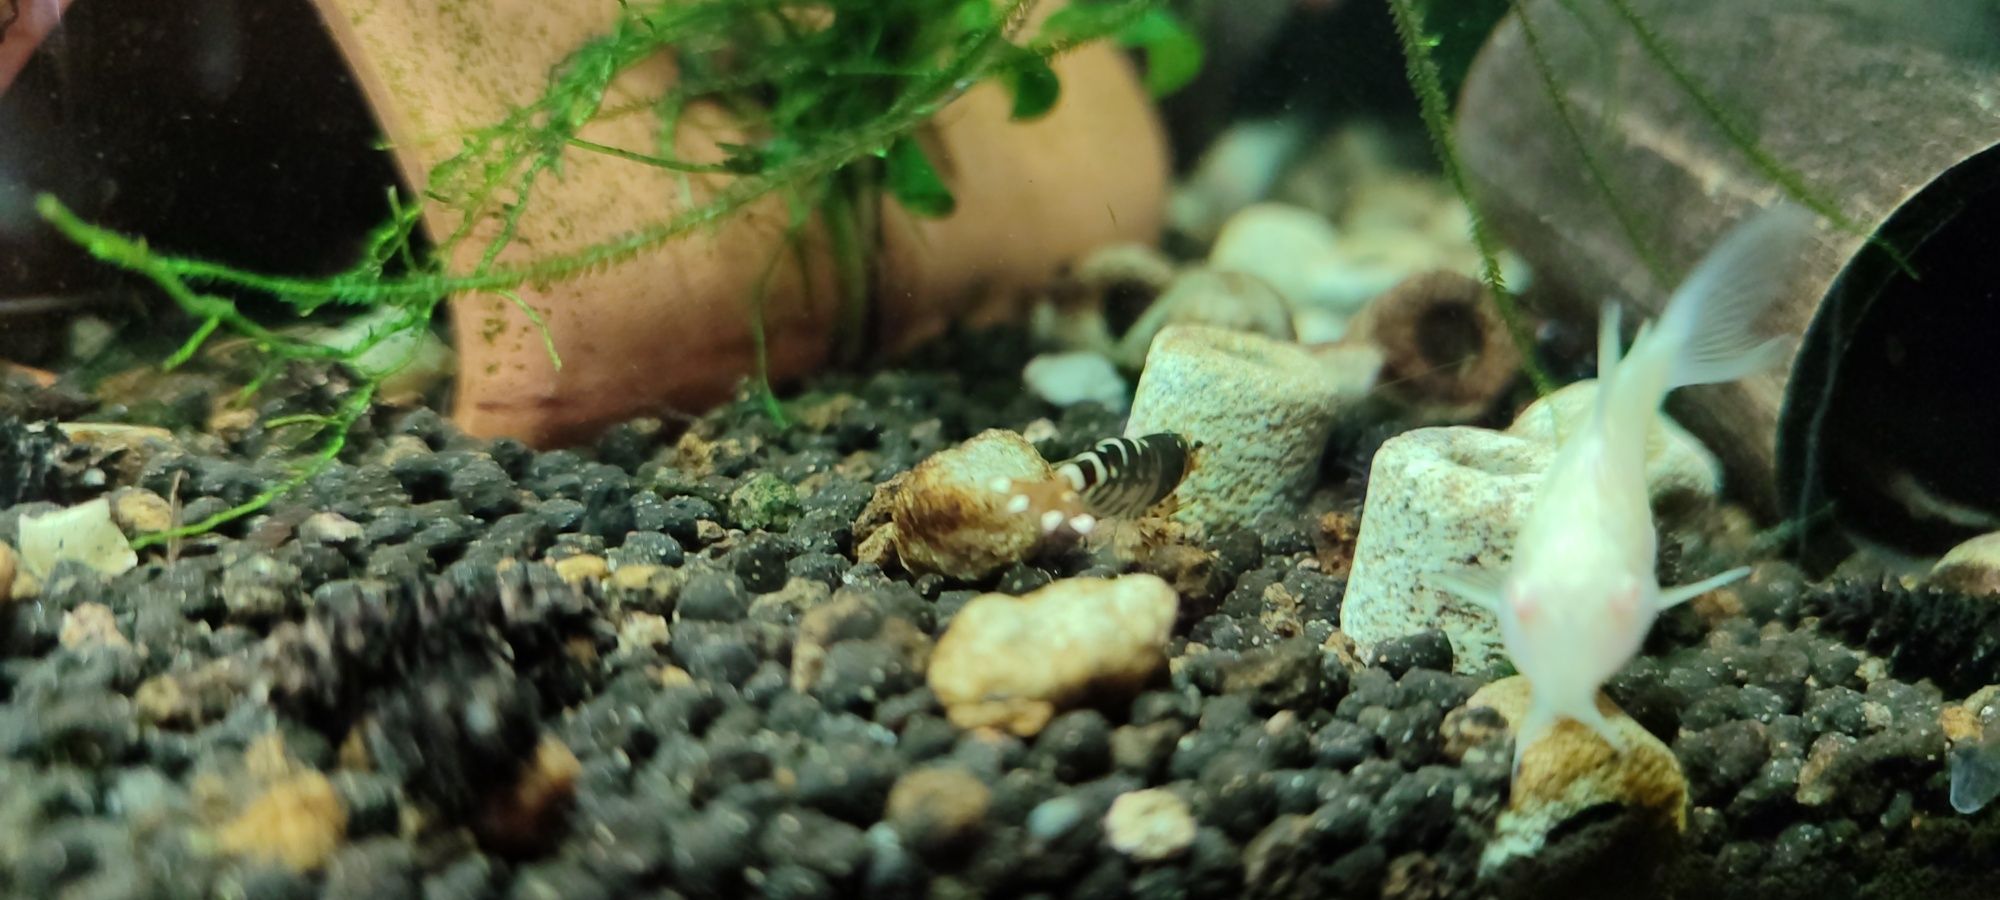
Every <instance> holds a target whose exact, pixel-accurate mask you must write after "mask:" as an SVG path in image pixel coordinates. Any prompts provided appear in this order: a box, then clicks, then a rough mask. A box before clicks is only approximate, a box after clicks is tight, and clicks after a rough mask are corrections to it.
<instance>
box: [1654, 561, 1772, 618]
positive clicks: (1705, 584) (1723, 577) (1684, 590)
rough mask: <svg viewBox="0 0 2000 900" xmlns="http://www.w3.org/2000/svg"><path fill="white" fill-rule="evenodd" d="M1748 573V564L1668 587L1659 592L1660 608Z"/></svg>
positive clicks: (1668, 606)
mask: <svg viewBox="0 0 2000 900" xmlns="http://www.w3.org/2000/svg"><path fill="white" fill-rule="evenodd" d="M1748 574H1750V567H1749V566H1738V567H1736V568H1734V569H1730V570H1729V571H1727V572H1724V573H1722V574H1720V575H1717V576H1715V577H1713V578H1704V579H1702V580H1700V581H1697V582H1695V583H1693V584H1684V585H1681V586H1680V587H1677V588H1668V589H1666V590H1664V591H1661V592H1660V608H1661V609H1672V608H1674V607H1676V606H1679V605H1681V604H1683V603H1686V602H1688V601H1689V600H1693V599H1694V598H1696V597H1699V596H1701V595H1703V594H1706V593H1708V592H1709V591H1712V590H1715V589H1716V588H1719V587H1721V586H1723V585H1725V584H1728V583H1730V582H1732V581H1735V580H1737V579H1739V578H1742V577H1743V576H1745V575H1748Z"/></svg>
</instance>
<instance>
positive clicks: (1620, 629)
mask: <svg viewBox="0 0 2000 900" xmlns="http://www.w3.org/2000/svg"><path fill="white" fill-rule="evenodd" d="M1811 227H1812V223H1811V221H1810V219H1809V217H1808V216H1807V215H1806V214H1805V213H1804V212H1803V211H1801V210H1799V209H1797V208H1796V207H1791V206H1778V207H1775V208H1773V209H1770V210H1767V211H1765V212H1763V213H1761V214H1759V215H1757V216H1756V217H1754V218H1752V219H1751V220H1749V221H1747V222H1745V223H1744V224H1742V225H1739V226H1738V227H1737V228H1736V229H1735V230H1733V231H1732V232H1730V233H1729V234H1728V235H1727V236H1725V237H1724V238H1723V239H1722V242H1721V243H1720V244H1718V245H1717V246H1716V247H1715V249H1713V250H1712V251H1710V252H1709V255H1708V256H1707V258H1705V259H1703V260H1702V261H1701V263H1700V264H1699V265H1697V266H1696V267H1695V269H1694V271H1693V272H1691V273H1690V274H1689V275H1688V277H1687V280H1686V281H1685V282H1683V283H1682V284H1681V286H1680V288H1679V289H1678V290H1676V291H1675V292H1674V294H1673V296H1672V298H1670V299H1669V300H1668V301H1667V307H1666V310H1665V312H1663V313H1662V314H1661V316H1660V318H1659V320H1658V321H1657V322H1651V323H1647V324H1646V325H1644V326H1641V327H1640V329H1639V333H1638V335H1637V336H1636V337H1635V338H1633V341H1632V347H1631V350H1630V352H1629V353H1626V354H1624V356H1623V358H1621V357H1620V353H1619V350H1620V342H1619V322H1618V307H1617V306H1616V305H1615V304H1611V303H1607V304H1605V307H1604V313H1603V319H1602V322H1601V324H1600V327H1599V331H1598V359H1597V379H1598V393H1597V407H1596V410H1595V412H1594V413H1593V415H1592V417H1591V419H1590V421H1589V422H1588V423H1587V424H1585V425H1584V426H1582V427H1580V428H1577V429H1576V430H1575V431H1574V432H1573V433H1571V434H1569V435H1568V436H1567V437H1566V439H1565V440H1564V441H1563V443H1562V446H1561V447H1560V448H1559V449H1558V450H1557V451H1556V456H1555V459H1554V461H1553V462H1552V463H1551V464H1550V465H1549V469H1548V472H1547V473H1546V474H1545V475H1543V477H1542V481H1541V483H1540V485H1539V486H1538V488H1537V490H1536V493H1535V496H1534V498H1533V501H1532V504H1531V506H1530V507H1529V510H1528V514H1527V519H1526V521H1524V522H1523V523H1522V526H1521V530H1520V534H1519V536H1518V537H1517V538H1516V539H1515V544H1514V552H1513V562H1512V565H1511V566H1510V567H1509V568H1508V569H1507V571H1506V572H1505V573H1504V574H1503V573H1500V572H1496V571H1493V570H1490V569H1474V570H1467V571H1461V572H1457V573H1450V574H1441V575H1438V576H1435V578H1436V580H1435V582H1434V583H1436V584H1438V585H1439V586H1440V587H1442V588H1444V589H1446V590H1449V591H1451V592H1452V593H1454V594H1457V595H1459V596H1460V597H1463V598H1465V599H1466V600H1467V601H1468V602H1471V603H1474V604H1476V605H1479V606H1482V607H1484V608H1486V609H1488V610H1490V611H1492V612H1493V614H1494V615H1496V616H1497V617H1499V619H1500V634H1501V638H1502V640H1503V642H1504V644H1505V647H1506V650H1507V655H1508V657H1509V658H1511V659H1512V660H1513V662H1514V667H1515V668H1516V669H1517V670H1519V671H1520V673H1521V674H1522V675H1525V676H1527V678H1528V682H1529V685H1530V689H1531V691H1532V695H1531V697H1532V699H1531V700H1530V702H1529V705H1528V712H1527V715H1526V717H1525V719H1524V720H1523V721H1522V722H1520V723H1518V725H1519V727H1518V728H1517V729H1516V733H1515V745H1514V764H1515V766H1516V768H1517V769H1518V767H1519V766H1520V762H1521V754H1522V753H1523V752H1524V751H1525V750H1526V748H1527V747H1528V746H1529V745H1531V744H1533V743H1534V742H1535V741H1536V740H1537V739H1539V738H1540V737H1542V736H1543V735H1544V734H1545V733H1547V732H1548V730H1549V729H1551V728H1553V727H1555V725H1556V723H1557V722H1558V721H1559V720H1561V719H1564V718H1568V719H1574V720H1576V721H1577V722H1580V723H1582V724H1583V725H1585V726H1588V727H1589V728H1590V729H1591V730H1593V731H1595V732H1596V733H1597V734H1598V735H1600V736H1602V737H1603V738H1604V739H1605V741H1606V742H1607V743H1610V744H1611V745H1612V746H1613V747H1614V748H1617V749H1620V750H1622V749H1623V746H1622V743H1621V742H1620V740H1619V739H1618V738H1617V737H1616V736H1615V735H1614V734H1613V732H1612V731H1611V729H1610V726H1609V723H1608V722H1607V721H1606V720H1605V718H1604V715H1603V714H1602V713H1600V712H1598V710H1597V692H1598V689H1599V688H1600V687H1602V686H1603V684H1604V682H1605V681H1606V680H1607V679H1609V678H1610V677H1611V676H1612V675H1613V674H1616V673H1617V671H1618V670H1619V669H1620V668H1622V667H1624V665H1625V664H1626V663H1627V662H1629V661H1631V659H1632V657H1633V656H1635V655H1637V654H1638V652H1639V646H1640V644H1641V643H1642V642H1643V641H1644V640H1645V637H1646V632H1647V631H1648V630H1649V629H1651V628H1652V626H1653V620H1654V619H1655V618H1656V617H1658V616H1659V614H1660V612H1661V611H1662V610H1665V609H1668V608H1670V607H1672V606H1673V605H1675V604H1677V603H1681V602H1683V601H1685V600H1687V599H1689V598H1691V597H1694V596H1697V595H1699V594H1701V593H1703V592H1705V591H1708V590H1711V589H1713V588H1717V587H1720V586H1722V585H1724V584H1728V583H1729V582H1732V581H1735V580H1736V579H1738V578H1741V577H1743V576H1744V575H1745V574H1747V573H1748V572H1749V571H1750V570H1749V569H1748V568H1747V567H1745V568H1739V569H1735V570H1732V571H1729V572H1724V573H1723V574H1721V575H1718V576H1716V577H1714V578H1710V579H1707V580H1705V581H1700V582H1697V583H1695V584H1690V585H1685V586H1682V587H1677V588H1671V589H1667V590H1662V589H1661V588H1660V583H1659V580H1658V577H1657V576H1656V575H1655V573H1654V570H1653V566H1654V550H1655V543H1656V540H1657V536H1656V535H1655V533H1654V530H1653V514H1652V508H1651V505H1650V503H1649V502H1648V497H1647V493H1646V473H1645V464H1646V441H1647V436H1648V432H1649V431H1651V429H1652V428H1653V423H1654V420H1655V413H1656V411H1657V410H1658V409H1659V408H1660V403H1661V401H1663V400H1664V399H1665V398H1666V395H1667V392H1668V391H1671V390H1673V389H1674V388H1677V387H1682V386H1684V385H1691V384H1710V383H1716V382H1725V381H1734V380H1736V379H1738V378H1741V377H1743V376H1745V375H1748V374H1750V373H1753V372H1756V371H1759V370H1761V369H1764V368H1766V367H1768V366H1771V365H1773V364H1775V363H1777V362H1779V361H1780V360H1782V359H1783V358H1784V356H1785V354H1786V353H1787V351H1788V346H1787V345H1788V341H1786V340H1784V339H1776V340H1769V341H1763V342H1759V341H1757V340H1756V339H1755V338H1754V337H1753V336H1752V334H1751V331H1750V325H1751V323H1752V322H1754V321H1755V320H1756V319H1757V318H1758V316H1759V314H1761V313H1762V312H1763V311H1764V309H1765V308H1766V307H1768V306H1769V305H1770V303H1771V301H1773V300H1774V299H1776V298H1777V297H1778V296H1779V295H1780V293H1781V292H1782V289H1783V287H1784V283H1785V281H1786V278H1787V276H1788V274H1789V272H1790V270H1791V264H1792V263H1793V262H1794V261H1795V260H1796V259H1797V257H1798V255H1799V251H1800V250H1801V249H1802V248H1803V247H1804V244H1805V241H1806V238H1807V237H1808V235H1809V234H1810V231H1811Z"/></svg>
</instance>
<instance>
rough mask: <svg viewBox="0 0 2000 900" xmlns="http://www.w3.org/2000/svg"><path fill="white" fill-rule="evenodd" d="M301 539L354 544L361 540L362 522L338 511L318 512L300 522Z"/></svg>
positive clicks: (313, 541) (311, 541)
mask: <svg viewBox="0 0 2000 900" xmlns="http://www.w3.org/2000/svg"><path fill="white" fill-rule="evenodd" d="M298 534H299V540H301V541H305V542H307V543H311V544H352V543H355V542H358V541H360V540H361V538H362V536H363V534H364V532H363V530H362V528H361V523H359V522H356V521H354V520H353V519H349V518H348V517H346V516H343V515H341V514H340V513H336V512H316V513H313V514H312V515H310V516H307V517H306V518H305V521H303V522H300V523H299V531H298Z"/></svg>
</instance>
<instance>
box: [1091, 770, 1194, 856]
mask: <svg viewBox="0 0 2000 900" xmlns="http://www.w3.org/2000/svg"><path fill="white" fill-rule="evenodd" d="M1194 833H1195V821H1194V814H1193V813H1191V812H1189V810H1188V805H1187V801H1186V800H1183V799H1181V797H1180V795H1179V794H1176V793H1174V792H1172V791H1169V790H1166V789H1164V788H1147V789H1146V790H1142V791H1129V792H1127V793H1123V794H1119V795H1118V798H1117V799H1116V800H1113V801H1111V811H1110V812H1107V813H1105V814H1104V840H1105V842H1106V843H1108V844H1110V845H1111V849H1113V850H1116V851H1118V852H1120V853H1123V854H1125V855H1126V856H1129V857H1131V858H1132V859H1134V860H1136V861H1138V862H1159V861H1161V860H1166V859H1172V858H1174V857H1176V856H1179V855H1180V854H1182V853H1184V852H1186V851H1187V848H1188V847H1190V846H1192V845H1193V844H1194Z"/></svg>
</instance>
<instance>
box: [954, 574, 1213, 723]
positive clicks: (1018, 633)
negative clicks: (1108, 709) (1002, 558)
mask: <svg viewBox="0 0 2000 900" xmlns="http://www.w3.org/2000/svg"><path fill="white" fill-rule="evenodd" d="M1179 606H1180V603H1179V597H1177V596H1176V595H1175V594H1174V590H1173V588H1171V587H1169V586H1168V585H1167V583H1166V582H1165V581H1162V580H1161V579H1160V578H1159V577H1158V576H1154V575H1126V576H1124V577H1121V578H1112V579H1105V578H1071V579H1066V580H1063V581H1058V582H1056V583H1054V584H1051V585H1049V586H1047V587H1044V588H1042V589H1041V590H1038V591H1035V592H1033V593H1030V594H1028V595H1027V596H1024V597H1011V596H1008V595H1006V594H983V595H981V596H979V597H975V598H973V600H972V601H971V602H969V603H967V604H966V605H965V608H964V609H961V610H959V613H958V615H957V616H956V617H954V618H953V619H952V621H951V627H950V628H948V629H947V630H946V631H945V633H944V636H943V637H941V638H939V639H938V643H937V648H936V649H935V650H934V651H933V652H932V654H931V660H930V673H929V675H930V685H931V691H932V692H933V693H935V694H936V695H937V698H938V701H939V702H940V703H942V704H944V707H945V711H946V714H947V715H948V716H949V717H950V718H951V721H952V724H954V725H957V726H959V727H960V728H981V727H998V728H1005V729H1007V730H1008V731H1011V732H1013V733H1014V734H1018V735H1021V736H1024V737H1025V736H1029V735H1033V734H1037V733H1039V732H1040V731H1041V730H1042V727H1043V726H1045V725H1047V724H1048V722H1049V719H1050V718H1052V717H1053V716H1054V715H1055V714H1056V713H1057V712H1059V711H1061V710H1064V709H1068V708H1070V707H1072V706H1075V705H1077V704H1079V703H1081V702H1083V701H1085V700H1087V699H1090V698H1092V697H1095V696H1103V695H1110V696H1122V695H1129V694H1131V693H1134V692H1136V691H1138V690H1139V689H1140V688H1141V687H1142V686H1144V685H1145V683H1146V682H1147V681H1149V680H1150V679H1152V678H1153V676H1154V675H1156V674H1158V673H1159V672H1160V671H1161V670H1162V669H1163V668H1165V666H1166V661H1167V660H1166V646H1167V638H1168V637H1169V636H1170V635H1171V634H1172V632H1173V625H1174V617H1175V615H1176V613H1177V612H1178V611H1179Z"/></svg>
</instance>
